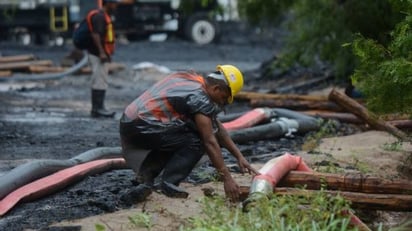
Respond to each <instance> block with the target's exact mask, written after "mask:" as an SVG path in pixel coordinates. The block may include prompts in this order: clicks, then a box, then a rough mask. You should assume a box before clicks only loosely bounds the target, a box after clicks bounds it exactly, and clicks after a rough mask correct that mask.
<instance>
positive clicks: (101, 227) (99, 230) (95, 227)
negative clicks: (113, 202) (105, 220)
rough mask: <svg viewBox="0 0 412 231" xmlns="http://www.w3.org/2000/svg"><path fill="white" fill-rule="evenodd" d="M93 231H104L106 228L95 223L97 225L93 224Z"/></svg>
mask: <svg viewBox="0 0 412 231" xmlns="http://www.w3.org/2000/svg"><path fill="white" fill-rule="evenodd" d="M94 229H95V230H96V231H105V230H106V226H104V225H102V224H99V223H97V224H94Z"/></svg>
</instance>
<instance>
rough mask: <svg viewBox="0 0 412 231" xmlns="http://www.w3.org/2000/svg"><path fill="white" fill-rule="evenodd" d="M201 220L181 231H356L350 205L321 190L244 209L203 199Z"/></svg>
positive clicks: (193, 220) (266, 200) (263, 200)
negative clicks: (351, 223) (350, 217)
mask: <svg viewBox="0 0 412 231" xmlns="http://www.w3.org/2000/svg"><path fill="white" fill-rule="evenodd" d="M202 203H203V216H202V217H194V218H191V219H190V220H189V223H188V225H186V226H185V227H181V229H180V230H182V231H189V230H195V231H226V230H227V231H248V230H255V231H266V230H276V231H286V230H288V231H291V230H296V231H298V230H311V231H316V230H322V231H335V230H336V231H338V230H339V231H343V230H345V231H346V230H357V229H356V228H355V227H352V226H351V225H350V223H349V217H348V215H344V213H343V211H348V210H350V207H349V203H348V202H347V201H346V200H344V199H343V198H342V197H340V196H330V195H328V194H327V193H325V192H323V191H322V190H320V191H319V192H318V193H315V194H309V193H308V194H307V195H306V196H293V195H291V196H287V195H286V196H276V195H275V194H274V195H273V196H272V197H271V198H268V197H259V199H258V200H253V203H250V204H248V205H247V209H246V210H247V212H244V211H245V209H244V208H243V207H242V206H241V205H237V206H233V205H232V204H228V202H227V201H225V199H224V198H222V197H212V198H207V197H206V198H204V199H203V201H202Z"/></svg>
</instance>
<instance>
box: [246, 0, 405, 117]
mask: <svg viewBox="0 0 412 231" xmlns="http://www.w3.org/2000/svg"><path fill="white" fill-rule="evenodd" d="M239 7H240V13H241V15H242V16H245V17H246V18H248V19H249V20H251V22H252V23H255V24H256V23H259V22H262V21H271V22H274V23H277V25H279V26H282V27H283V28H285V29H286V30H287V31H289V33H288V35H287V37H286V38H285V41H284V43H285V46H284V49H283V50H282V51H281V54H280V55H279V56H278V59H276V60H275V61H274V64H273V65H274V66H275V67H277V68H285V69H286V68H290V67H291V66H292V65H294V64H295V63H298V64H301V65H304V66H309V65H313V64H314V63H315V62H314V61H315V60H317V59H319V60H321V61H322V62H324V63H326V64H328V65H329V66H330V67H331V68H332V70H333V73H334V74H335V76H337V77H340V79H342V78H343V79H348V78H350V79H352V80H353V82H354V85H355V86H356V87H358V88H360V89H361V90H362V92H363V93H364V95H365V96H366V101H367V105H368V107H369V109H371V110H373V111H375V112H378V113H388V112H401V113H409V114H412V90H411V89H412V63H411V58H412V53H411V52H410V51H411V50H412V29H411V25H412V16H411V13H412V0H362V1H359V0H310V1H307V0H239ZM282 19H283V20H282ZM351 47H352V49H351Z"/></svg>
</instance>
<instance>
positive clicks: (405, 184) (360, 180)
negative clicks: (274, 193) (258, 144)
mask: <svg viewBox="0 0 412 231" xmlns="http://www.w3.org/2000/svg"><path fill="white" fill-rule="evenodd" d="M277 186H279V187H302V186H306V188H307V189H316V190H319V189H321V187H323V188H324V189H329V190H339V191H350V192H363V193H384V194H409V195H412V182H410V181H405V180H397V181H395V180H386V179H381V178H377V177H372V176H369V175H363V174H360V173H359V174H356V173H353V174H345V175H338V174H331V173H319V172H303V171H290V172H289V173H288V174H287V175H286V176H285V177H283V178H282V180H281V181H280V182H279V183H278V184H277Z"/></svg>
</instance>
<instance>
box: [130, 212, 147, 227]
mask: <svg viewBox="0 0 412 231" xmlns="http://www.w3.org/2000/svg"><path fill="white" fill-rule="evenodd" d="M128 219H129V222H130V224H131V225H132V226H133V227H135V228H139V227H144V228H147V230H150V229H151V228H152V227H153V223H152V217H151V215H150V214H148V213H146V212H142V213H138V214H136V215H134V216H129V217H128Z"/></svg>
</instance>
